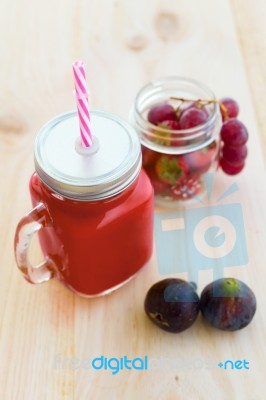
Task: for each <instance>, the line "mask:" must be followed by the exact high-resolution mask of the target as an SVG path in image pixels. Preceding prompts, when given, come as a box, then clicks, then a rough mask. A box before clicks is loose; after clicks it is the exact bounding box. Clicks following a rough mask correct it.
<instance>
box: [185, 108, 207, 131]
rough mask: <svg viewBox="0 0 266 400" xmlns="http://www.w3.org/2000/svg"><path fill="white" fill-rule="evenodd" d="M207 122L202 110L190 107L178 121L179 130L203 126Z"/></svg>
mask: <svg viewBox="0 0 266 400" xmlns="http://www.w3.org/2000/svg"><path fill="white" fill-rule="evenodd" d="M207 120H208V115H206V112H205V111H203V110H200V109H198V108H195V107H191V108H189V109H188V110H186V111H184V112H183V113H182V114H181V116H180V119H179V125H180V129H189V128H193V127H195V126H198V125H202V124H204V123H205V122H206V121H207Z"/></svg>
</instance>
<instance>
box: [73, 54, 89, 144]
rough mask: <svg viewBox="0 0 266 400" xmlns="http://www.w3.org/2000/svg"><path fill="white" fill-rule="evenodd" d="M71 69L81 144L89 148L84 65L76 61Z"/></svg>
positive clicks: (87, 104)
mask: <svg viewBox="0 0 266 400" xmlns="http://www.w3.org/2000/svg"><path fill="white" fill-rule="evenodd" d="M72 68H73V73H74V82H75V96H76V100H77V109H78V116H79V126H80V134H81V142H82V145H83V146H84V147H90V146H91V145H92V137H91V122H90V111H89V102H88V97H89V94H88V89H87V83H86V72H85V65H84V63H83V61H76V62H74V63H73V64H72Z"/></svg>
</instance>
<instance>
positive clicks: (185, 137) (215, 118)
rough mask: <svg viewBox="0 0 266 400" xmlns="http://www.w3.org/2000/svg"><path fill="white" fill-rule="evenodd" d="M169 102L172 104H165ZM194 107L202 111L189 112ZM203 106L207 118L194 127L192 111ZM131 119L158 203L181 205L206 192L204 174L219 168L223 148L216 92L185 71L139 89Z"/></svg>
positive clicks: (201, 108)
mask: <svg viewBox="0 0 266 400" xmlns="http://www.w3.org/2000/svg"><path fill="white" fill-rule="evenodd" d="M165 105H167V107H166V110H162V109H160V107H161V106H165ZM158 106H159V108H158ZM193 107H194V108H196V109H197V110H200V112H198V111H196V112H192V113H191V110H190V111H189V113H188V110H189V109H191V108H193ZM169 108H170V115H169ZM156 109H157V110H158V113H157V114H156ZM173 110H174V114H173ZM202 110H203V111H204V113H205V114H206V115H205V118H202V120H201V119H200V123H199V124H196V125H195V124H194V125H195V126H192V127H190V125H193V121H189V117H187V116H188V114H189V115H190V116H191V115H192V114H196V116H197V115H198V114H202V112H203V111H202ZM161 112H163V113H164V112H165V115H166V116H165V118H166V120H165V121H163V120H162V121H160V119H163V118H164V117H163V116H162V115H160V113H161ZM185 112H186V117H187V118H185V117H184V113H185ZM182 113H183V114H182ZM168 118H171V120H169V119H168ZM191 118H193V115H192V117H191ZM130 120H131V123H132V124H133V126H134V127H135V129H136V130H137V132H138V135H139V137H140V141H141V145H142V158H143V167H144V169H145V170H146V172H147V174H148V176H149V178H150V180H151V183H152V185H153V187H154V191H155V201H156V203H157V204H161V205H166V206H175V205H182V204H187V203H188V201H190V200H194V199H195V197H196V196H197V197H203V196H204V193H205V190H204V175H205V174H206V173H209V172H214V171H216V170H217V168H218V158H219V152H220V140H219V133H220V129H221V124H222V118H221V113H220V107H219V104H218V102H217V101H216V99H215V96H214V94H213V92H212V91H211V90H210V89H209V88H208V87H207V86H205V85H204V84H202V83H200V82H197V81H196V80H193V79H188V78H183V77H169V78H164V79H160V80H155V81H152V82H150V83H148V84H147V85H145V86H144V87H143V88H142V89H141V90H140V91H139V92H138V94H137V96H136V98H135V102H134V106H133V109H132V112H131V115H130ZM158 120H159V122H160V123H156V122H157V121H158ZM153 121H155V123H153ZM173 121H174V122H173ZM181 122H182V123H181ZM194 122H195V121H194ZM196 122H197V121H196ZM179 125H180V126H179Z"/></svg>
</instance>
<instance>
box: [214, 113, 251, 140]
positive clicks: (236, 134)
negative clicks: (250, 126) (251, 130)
mask: <svg viewBox="0 0 266 400" xmlns="http://www.w3.org/2000/svg"><path fill="white" fill-rule="evenodd" d="M221 138H222V140H223V141H224V143H226V144H228V145H229V146H232V147H237V146H241V145H243V144H245V143H246V141H247V140H248V131H247V128H246V127H245V125H244V124H243V123H242V122H241V121H239V120H238V119H235V118H233V119H229V120H228V121H226V122H224V124H223V126H222V129H221Z"/></svg>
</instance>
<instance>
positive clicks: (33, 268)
mask: <svg viewBox="0 0 266 400" xmlns="http://www.w3.org/2000/svg"><path fill="white" fill-rule="evenodd" d="M51 225H52V220H51V217H50V215H49V213H48V210H47V208H46V207H45V205H44V204H43V203H39V204H38V205H37V206H36V207H35V208H33V210H31V211H30V212H29V213H28V214H27V215H25V217H23V218H22V219H21V220H20V222H19V223H18V225H17V229H16V233H15V240H14V246H15V258H16V262H17V266H18V268H19V269H20V271H21V273H22V274H23V276H24V278H25V279H26V280H27V281H28V282H30V283H33V284H36V283H42V282H46V281H49V280H50V279H51V278H53V277H54V276H55V268H54V263H53V262H52V260H51V259H50V258H49V257H45V259H44V260H43V261H42V262H41V263H40V264H37V265H31V263H30V261H29V257H28V253H29V247H30V243H31V239H32V237H33V235H34V234H35V233H36V232H39V231H40V230H41V229H43V228H47V227H49V226H51Z"/></svg>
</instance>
